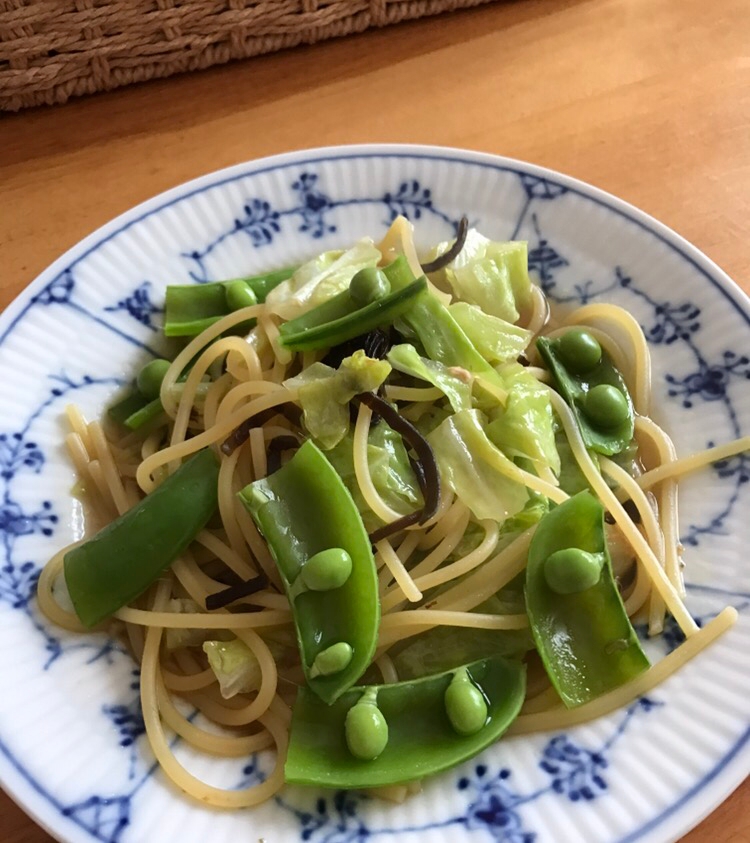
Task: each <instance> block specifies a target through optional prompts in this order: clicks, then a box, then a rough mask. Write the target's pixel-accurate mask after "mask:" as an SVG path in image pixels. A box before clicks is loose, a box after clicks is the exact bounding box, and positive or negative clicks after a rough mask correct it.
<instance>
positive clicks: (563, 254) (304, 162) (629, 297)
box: [0, 146, 750, 843]
mask: <svg viewBox="0 0 750 843" xmlns="http://www.w3.org/2000/svg"><path fill="white" fill-rule="evenodd" d="M463 213H466V214H468V216H469V218H470V221H471V223H472V224H473V225H475V226H477V227H478V228H479V229H480V230H481V231H483V232H484V233H485V234H487V235H488V236H491V237H493V238H495V239H508V238H522V239H526V240H528V241H529V264H530V267H531V270H532V271H533V272H534V273H535V274H536V276H537V278H538V280H539V283H540V284H541V285H542V287H543V288H544V290H545V292H546V293H547V295H548V296H549V297H550V298H551V299H553V300H555V301H557V302H559V303H561V304H565V305H572V304H579V303H585V302H589V301H596V300H599V299H606V300H608V301H613V302H616V303H618V304H621V305H623V306H624V307H625V308H627V309H628V310H630V311H631V312H632V313H633V314H634V315H635V316H636V317H637V319H638V320H639V321H640V322H641V324H642V325H643V327H644V330H645V333H646V336H647V338H648V340H649V342H650V344H651V350H652V352H653V359H654V375H653V385H654V398H655V404H656V407H657V416H658V418H659V420H660V421H662V423H664V424H665V425H666V427H667V428H668V429H669V431H670V432H671V433H672V434H673V436H674V439H675V441H676V445H677V448H678V451H679V452H680V453H682V454H685V453H688V452H690V451H693V450H697V449H701V448H705V447H706V446H707V445H708V444H709V443H710V442H716V443H719V442H724V441H727V440H730V439H732V438H734V437H736V436H738V435H740V434H744V435H747V434H748V433H749V432H750V389H748V384H747V379H748V377H750V361H749V360H748V357H747V356H746V354H744V353H743V350H746V349H747V348H748V324H749V323H750V305H749V304H748V300H747V298H746V297H745V296H744V295H743V294H742V293H741V291H740V290H739V289H738V288H737V287H735V286H734V285H733V284H732V283H731V282H730V280H729V279H728V278H727V277H726V275H724V274H723V273H722V272H721V270H719V269H718V268H717V267H716V266H715V265H714V264H712V263H711V262H710V261H709V260H708V259H707V258H706V257H704V256H703V255H702V254H701V253H700V252H698V251H697V250H696V249H695V248H693V247H692V246H690V245H689V244H688V243H686V242H685V241H684V240H682V239H681V238H680V237H678V236H677V235H676V234H674V233H673V232H671V231H670V230H668V229H667V228H665V227H664V226H663V225H661V224H660V223H658V222H656V221H655V220H653V219H650V218H649V217H647V216H646V215H645V214H643V213H641V212H640V211H638V210H636V209H634V208H632V207H630V206H629V205H627V204H625V203H623V202H621V201H620V200H618V199H615V198H614V197H612V196H609V195H607V194H604V193H602V192H601V191H599V190H596V189H595V188H592V187H588V186H586V185H584V184H582V183H580V182H577V181H575V180H573V179H570V178H567V177H565V176H562V175H559V174H557V173H553V172H550V171H548V170H544V169H541V168H539V167H534V166H531V165H528V164H523V163H520V162H518V161H511V160H507V159H502V158H497V157H493V156H489V155H482V154H478V153H473V152H461V151H456V150H449V149H438V148H429V147H409V146H371V147H343V148H332V149H321V150H313V151H306V152H299V153H294V154H290V155H282V156H278V157H274V158H269V159H265V160H262V161H257V162H251V163H248V164H242V165H240V166H237V167H234V168H231V169H228V170H223V171H221V172H218V173H214V174H212V175H209V176H206V177H203V178H200V179H198V180H196V181H194V182H191V183H189V184H186V185H184V186H182V187H178V188H176V189H174V190H172V191H169V192H168V193H165V194H163V195H161V196H158V197H156V198H155V199H152V200H150V201H148V202H146V203H144V204H143V205H140V206H139V207H137V208H135V209H133V210H132V211H130V212H128V213H126V214H124V215H123V216H121V217H119V218H118V219H116V220H114V221H113V222H111V223H110V224H108V225H106V226H104V227H103V228H102V229H100V230H99V231H97V232H95V233H94V234H92V235H91V236H90V237H87V238H86V239H85V240H84V241H82V242H81V243H80V244H79V245H77V246H76V247H74V248H73V249H71V250H70V251H69V252H68V253H67V254H65V255H64V256H63V257H62V258H60V259H59V260H58V261H57V262H56V263H54V264H53V265H52V266H51V267H50V268H49V269H48V270H47V271H46V272H44V273H43V274H42V275H41V276H40V277H39V278H38V279H37V280H36V281H35V282H34V283H33V284H32V285H31V286H30V287H29V288H28V289H27V290H26V291H25V292H24V293H23V294H22V295H21V296H19V298H18V299H17V300H16V301H15V302H14V303H13V304H12V305H11V306H10V307H9V308H8V309H7V310H6V312H5V313H4V315H3V316H2V319H1V320H0V383H2V384H3V385H4V389H3V390H2V393H1V394H0V420H1V421H0V483H1V484H2V505H1V506H0V530H1V531H2V550H1V551H0V552H1V553H2V560H0V664H2V671H1V672H0V688H1V692H0V781H2V784H3V786H4V787H5V789H6V790H7V791H8V792H9V793H10V794H11V795H12V796H13V797H14V798H15V799H16V800H17V801H18V802H19V803H20V804H21V805H22V806H23V807H24V809H25V810H26V811H28V812H29V813H30V814H31V815H32V816H33V817H34V818H35V819H36V821H37V822H39V823H40V824H41V825H42V826H44V827H45V828H46V829H48V830H49V831H50V833H52V834H53V835H55V836H56V837H57V838H58V839H59V840H61V841H65V843H91V841H100V843H142V841H145V840H159V841H160V843H171V841H180V843H193V841H194V842H195V843H202V841H205V840H208V839H210V840H211V841H213V843H230V841H232V842H233V841H236V840H253V841H254V840H257V839H259V838H262V839H263V840H265V841H267V843H272V842H273V841H293V840H300V841H308V843H359V842H360V841H363V840H368V841H370V840H372V841H379V840H386V839H393V838H394V837H395V838H397V839H398V840H399V841H404V843H410V841H414V842H416V841H419V843H425V841H449V840H450V841H462V843H463V841H466V843H470V842H471V843H473V841H477V843H479V841H496V843H532V841H533V843H566V841H570V843H594V841H596V843H634V841H643V843H655V842H656V841H659V843H665V842H666V841H673V840H676V839H678V838H679V837H680V835H681V834H683V833H684V832H685V831H687V830H688V829H689V828H690V827H692V826H693V825H694V824H695V823H697V822H698V821H699V820H700V819H701V818H702V817H703V816H704V815H706V814H707V813H709V812H710V811H711V810H712V809H713V808H714V807H715V806H716V805H717V804H718V803H719V802H720V801H721V800H722V799H724V798H725V797H726V796H727V795H728V794H729V792H730V791H731V790H732V789H733V788H734V787H736V786H737V784H739V782H740V781H741V780H742V779H743V778H744V777H745V775H746V774H747V773H748V770H750V744H749V741H748V739H749V738H750V728H749V725H750V724H749V723H748V705H747V700H748V698H750V568H748V566H747V564H746V555H745V552H744V550H745V549H746V548H747V546H748V544H749V543H750V522H748V519H747V517H746V516H745V517H743V515H742V513H743V509H744V510H745V512H746V511H747V506H748V503H750V500H749V498H750V491H749V490H750V484H748V483H747V482H746V481H747V480H748V476H750V458H748V456H747V455H745V456H743V457H735V458H733V459H730V460H727V461H725V462H723V463H720V464H717V465H715V466H714V467H713V468H710V469H707V470H705V471H703V472H702V473H701V474H700V476H699V477H694V478H691V479H690V480H689V481H687V482H686V483H685V484H684V489H683V494H682V498H681V508H680V516H681V535H682V541H683V544H684V545H685V548H686V551H685V557H686V560H687V580H688V583H689V590H688V604H689V608H690V610H691V612H692V613H693V615H694V616H695V617H696V619H697V620H698V622H699V623H703V622H705V621H706V620H707V619H709V618H710V617H712V616H713V615H715V614H716V613H717V612H718V611H719V610H720V609H721V608H722V607H723V606H725V605H733V606H735V607H736V608H737V609H738V610H739V612H740V621H739V623H738V624H737V626H736V627H735V628H734V629H733V630H732V631H731V632H730V633H729V634H728V635H727V636H725V637H724V638H723V639H722V640H720V641H719V642H718V643H717V644H715V645H713V646H712V647H711V648H710V650H708V651H706V652H705V653H703V654H701V655H700V656H699V657H698V658H697V659H696V660H695V661H694V662H692V663H691V664H690V665H688V666H687V667H686V668H685V669H684V670H682V671H681V672H680V673H679V674H678V675H676V676H674V677H673V678H672V679H670V680H669V681H668V682H667V683H665V684H664V685H662V686H660V687H659V688H657V689H656V690H655V691H654V692H653V693H652V694H649V696H648V698H646V699H641V700H639V701H638V702H636V703H635V704H633V705H632V706H631V707H630V708H628V709H627V710H621V711H618V712H616V713H614V714H612V715H611V716H609V717H605V718H602V719H600V720H597V721H595V722H593V723H590V724H588V725H586V726H583V727H579V728H575V729H572V730H570V731H568V732H566V733H565V734H554V735H553V734H542V735H535V736H532V737H523V738H520V737H519V738H512V739H507V740H504V741H501V742H500V743H499V744H497V745H496V746H495V747H493V748H491V749H490V750H488V751H487V752H485V753H483V754H482V755H481V756H480V757H478V758H476V759H474V760H473V761H472V762H470V763H467V764H464V765H463V766H461V767H459V768H457V769H455V770H453V771H450V772H448V773H446V774H444V775H441V776H439V777H437V778H435V779H434V780H431V781H428V782H426V783H425V787H424V792H423V793H422V794H421V795H419V796H417V797H415V798H412V799H410V800H408V801H407V802H406V803H404V804H403V805H391V804H388V803H384V802H381V801H377V800H372V799H368V798H366V797H364V796H362V795H359V794H356V793H335V794H334V793H317V792H313V791H311V790H306V789H303V788H287V789H286V790H285V791H283V793H282V794H281V795H280V796H279V797H278V798H277V799H276V800H274V801H272V802H270V803H268V804H266V805H264V806H262V807H261V808H258V809H254V810H251V811H244V812H235V813H221V812H217V811H213V810H208V809H206V808H203V807H201V806H200V805H197V804H194V803H193V802H191V801H189V800H188V799H187V798H184V797H182V796H181V795H180V794H179V793H177V792H176V791H174V790H173V789H172V787H171V785H170V784H169V783H168V782H167V781H166V780H165V778H164V777H163V776H162V775H161V774H160V773H159V772H158V770H156V769H155V768H154V765H153V761H152V758H151V756H150V754H149V749H148V743H147V741H146V738H145V735H144V730H143V722H142V719H141V714H140V711H139V706H138V672H137V670H136V668H135V665H134V664H133V662H132V661H131V659H130V657H129V656H128V655H127V654H126V653H124V652H123V651H122V650H121V648H120V647H119V646H118V645H117V643H116V642H114V641H111V640H108V639H106V638H105V637H103V636H102V635H89V636H84V637H81V636H77V635H69V634H66V633H64V632H63V631H61V630H59V629H55V628H53V627H51V626H50V625H49V624H48V623H47V622H46V621H45V620H44V619H43V618H42V617H40V615H39V612H38V611H37V609H36V606H35V603H34V599H33V591H34V584H35V581H36V578H37V576H38V573H39V569H40V566H41V565H42V564H43V563H44V561H45V560H46V559H47V558H49V556H50V555H51V554H52V553H53V552H54V551H55V550H56V549H58V548H59V547H61V546H63V545H65V544H67V543H68V542H70V541H71V540H73V538H74V537H76V536H77V535H79V533H80V529H81V512H80V509H79V508H78V507H77V505H76V504H75V501H74V500H73V499H72V498H71V496H70V494H69V491H70V488H71V486H72V484H73V481H74V477H73V472H72V469H71V466H70V464H69V462H68V460H67V457H66V455H65V453H64V449H63V446H62V438H63V433H64V429H63V424H62V420H61V416H62V411H63V408H64V406H65V405H66V404H67V403H69V402H75V403H76V404H78V405H80V406H82V408H83V409H84V411H85V412H86V413H88V414H90V415H92V416H93V415H94V414H96V413H98V412H100V411H101V409H102V407H103V406H104V404H105V403H106V401H107V399H108V397H109V396H111V394H112V393H113V392H114V391H115V390H116V389H117V388H118V386H119V385H120V384H122V383H123V382H125V381H127V380H129V379H130V378H131V377H132V373H133V372H134V371H135V370H136V367H137V366H138V365H139V363H141V362H143V361H144V360H146V359H148V358H149V356H150V355H151V354H152V353H153V349H154V347H155V345H156V342H157V338H158V328H159V321H160V314H161V308H162V302H163V294H164V288H165V286H166V285H167V284H169V283H187V282H190V281H191V280H192V281H196V282H199V281H205V280H211V279H221V278H229V277H233V276H237V275H240V274H248V273H253V272H258V271H261V270H263V269H266V268H271V267H275V266H279V265H288V264H290V263H295V262H297V261H301V260H303V259H304V258H307V257H310V256H312V255H314V254H316V253H318V252H321V251H323V250H324V249H329V248H333V247H336V246H339V245H342V244H346V243H349V242H350V241H353V240H354V239H355V238H357V237H360V236H363V235H366V234H370V235H373V236H375V237H377V236H378V235H379V234H380V233H381V232H383V231H385V229H386V227H387V226H388V224H389V223H390V221H391V220H392V219H393V218H394V217H395V216H396V215H397V214H405V215H407V216H408V217H409V218H410V219H412V220H413V221H414V223H415V225H416V227H417V232H418V240H419V242H420V243H422V244H429V243H433V242H437V241H439V240H444V239H446V238H447V237H449V236H450V235H451V233H452V231H453V227H454V224H455V222H456V220H457V219H458V218H459V217H460V216H461V215H462V214H463ZM679 639H680V636H679V633H678V632H677V630H676V629H675V627H674V626H673V625H669V626H668V628H667V633H666V634H665V636H664V637H663V639H662V640H661V642H659V643H657V644H652V645H651V648H652V651H653V652H654V654H655V656H656V657H658V656H659V655H664V654H665V653H666V652H667V651H669V650H670V649H673V648H674V647H675V646H677V644H678V643H679ZM176 752H177V753H178V754H179V755H180V756H181V757H183V758H187V762H188V763H190V764H191V765H192V766H193V767H195V766H196V765H197V770H198V771H199V772H201V773H203V774H205V775H206V776H207V777H208V778H209V779H210V780H211V781H212V782H214V783H216V784H221V785H224V786H230V787H231V786H233V785H234V786H238V785H240V784H243V783H244V784H247V783H249V782H251V781H253V780H258V779H259V778H262V777H263V776H264V775H265V771H267V770H268V769H269V765H270V759H269V758H266V757H262V756H261V757H258V758H251V759H241V760H239V761H236V762H235V761H232V762H206V761H205V760H201V759H194V758H191V757H189V756H190V753H189V752H187V751H186V750H185V749H184V748H183V747H181V746H179V745H177V747H176Z"/></svg>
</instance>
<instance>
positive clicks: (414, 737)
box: [284, 657, 526, 788]
mask: <svg viewBox="0 0 750 843" xmlns="http://www.w3.org/2000/svg"><path fill="white" fill-rule="evenodd" d="M457 673H463V674H464V675H465V676H466V677H467V678H468V680H469V681H470V682H471V683H472V685H473V686H475V687H476V689H477V690H478V691H479V693H480V694H481V696H482V697H483V699H484V700H485V702H486V705H487V714H486V718H485V722H484V724H483V725H482V727H481V728H480V729H479V731H476V732H474V734H471V735H468V736H466V735H461V734H460V733H459V732H458V731H457V730H456V728H455V727H454V726H453V725H452V723H451V720H450V718H449V715H448V712H447V711H446V702H445V695H446V691H447V690H448V687H449V686H450V685H451V682H452V680H453V677H454V676H455V675H456V674H457ZM525 690H526V673H525V668H524V666H523V665H522V664H520V663H518V662H511V661H506V660H505V659H503V658H501V657H493V658H487V659H482V660H481V661H476V662H473V663H471V664H467V665H465V666H464V667H460V668H453V669H452V670H449V671H448V672H446V673H439V674H436V675H432V676H426V677H423V678H421V679H417V680H414V681H406V682H398V683H395V684H392V685H381V686H378V687H377V688H352V689H351V690H349V691H348V692H347V693H345V694H343V695H342V696H341V697H339V698H338V700H336V701H335V702H334V703H333V704H332V705H330V706H328V705H325V704H324V703H323V702H321V700H320V699H318V698H317V697H316V696H315V694H312V693H310V691H309V690H308V689H307V688H304V687H303V688H300V691H299V694H298V696H297V701H296V703H295V705H294V709H293V712H292V727H291V734H290V741H289V753H288V756H287V761H286V766H285V768H284V771H285V777H286V780H287V781H288V782H290V783H295V784H306V785H319V786H323V787H333V788H363V787H377V786H380V785H389V784H397V783H399V782H406V781H411V780H412V779H419V778H422V777H424V776H429V775H432V774H433V773H438V772H440V771H441V770H446V769H448V768H450V767H453V766H455V765H456V764H459V763H460V762H462V761H465V760H466V759H467V758H471V757H472V756H473V755H476V754H477V753H478V752H480V751H481V750H482V749H484V748H485V747H486V746H488V745H489V744H491V743H493V742H494V741H496V740H497V739H498V738H499V737H500V735H501V734H502V733H503V732H504V731H505V730H506V729H507V728H508V726H509V725H510V724H511V723H512V722H513V720H514V719H515V717H516V715H517V714H518V711H519V710H520V708H521V704H522V703H523V698H524V694H525ZM451 705H453V704H452V703H451ZM460 705H461V703H459V706H460ZM470 705H471V704H469V706H470ZM467 708H468V707H467ZM352 712H355V714H352ZM360 712H361V713H360ZM373 712H378V714H379V716H378V714H374V713H373ZM455 713H457V714H458V712H455ZM465 714H468V711H467V712H465ZM381 718H382V719H381ZM457 719H459V720H460V719H461V715H460V714H459V717H458V718H457ZM476 719H478V717H477V712H475V713H474V714H473V715H471V716H470V717H467V720H472V721H474V722H473V723H472V724H471V725H475V722H476ZM461 725H469V723H468V722H466V723H464V722H461ZM384 727H385V728H384ZM386 728H387V733H386ZM362 758H364V759H372V760H361V759H362Z"/></svg>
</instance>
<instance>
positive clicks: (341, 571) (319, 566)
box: [300, 547, 352, 591]
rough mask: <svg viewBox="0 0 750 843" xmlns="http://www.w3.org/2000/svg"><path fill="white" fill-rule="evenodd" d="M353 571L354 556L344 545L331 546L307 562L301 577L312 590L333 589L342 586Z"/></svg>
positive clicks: (306, 586)
mask: <svg viewBox="0 0 750 843" xmlns="http://www.w3.org/2000/svg"><path fill="white" fill-rule="evenodd" d="M351 573H352V557H351V556H349V554H348V553H347V552H346V551H345V550H344V548H343V547H329V548H328V549H327V550H321V551H320V553H316V554H315V555H314V556H311V557H310V558H309V559H308V560H307V562H305V564H304V565H303V567H302V570H301V571H300V577H301V579H302V582H303V583H304V586H305V588H307V589H309V590H310V591H332V590H333V589H334V588H340V587H341V586H342V585H343V584H344V583H345V582H346V581H347V580H348V579H349V577H350V575H351Z"/></svg>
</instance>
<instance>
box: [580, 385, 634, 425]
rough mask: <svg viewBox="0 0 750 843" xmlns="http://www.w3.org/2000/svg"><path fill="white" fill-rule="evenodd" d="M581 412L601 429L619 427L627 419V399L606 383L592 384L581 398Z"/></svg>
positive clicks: (628, 409) (628, 408)
mask: <svg viewBox="0 0 750 843" xmlns="http://www.w3.org/2000/svg"><path fill="white" fill-rule="evenodd" d="M583 412H584V413H585V414H586V416H587V417H588V419H589V421H590V422H591V423H592V424H593V425H595V426H596V427H598V428H601V429H602V430H611V429H612V428H618V427H621V426H622V425H623V424H625V423H626V422H627V420H628V417H629V415H630V407H629V406H628V399H627V398H626V397H625V396H624V395H623V393H622V392H621V391H620V390H619V389H618V388H617V387H616V386H612V385H611V384H608V383H600V384H599V385H598V386H592V387H591V389H590V390H589V391H588V392H587V393H586V397H585V398H584V399H583Z"/></svg>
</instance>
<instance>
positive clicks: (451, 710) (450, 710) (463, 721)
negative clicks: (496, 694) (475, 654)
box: [445, 668, 487, 736]
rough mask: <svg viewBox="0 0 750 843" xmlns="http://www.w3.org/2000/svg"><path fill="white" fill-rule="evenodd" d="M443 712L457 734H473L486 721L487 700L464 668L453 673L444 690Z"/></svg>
mask: <svg viewBox="0 0 750 843" xmlns="http://www.w3.org/2000/svg"><path fill="white" fill-rule="evenodd" d="M445 712H446V714H447V715H448V719H449V720H450V721H451V726H453V728H454V729H455V730H456V731H457V732H458V734H459V735H464V736H468V735H475V734H476V733H477V732H478V731H479V730H480V729H481V728H482V727H483V726H484V724H485V723H486V722H487V700H485V698H484V696H483V694H482V692H481V691H480V690H479V688H477V686H476V685H475V684H474V683H473V682H472V681H471V679H470V678H469V674H468V673H467V671H466V668H461V669H460V670H457V671H456V672H455V673H454V674H453V679H452V680H451V684H450V685H448V688H447V689H446V691H445Z"/></svg>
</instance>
